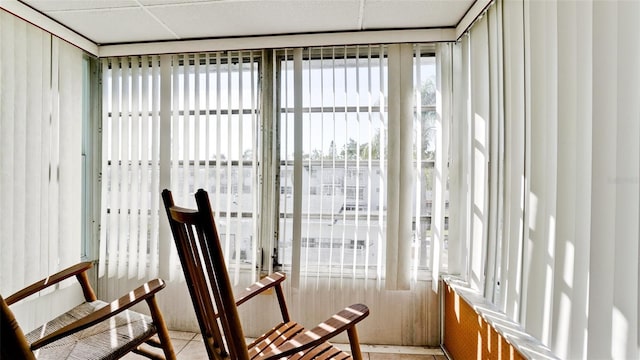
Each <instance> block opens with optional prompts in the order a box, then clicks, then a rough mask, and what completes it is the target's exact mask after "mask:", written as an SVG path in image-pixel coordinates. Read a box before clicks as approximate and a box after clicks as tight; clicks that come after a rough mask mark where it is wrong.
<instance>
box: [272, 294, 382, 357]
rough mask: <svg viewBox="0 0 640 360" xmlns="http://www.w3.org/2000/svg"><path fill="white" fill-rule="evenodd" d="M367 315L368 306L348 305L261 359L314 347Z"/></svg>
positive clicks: (282, 355)
mask: <svg viewBox="0 0 640 360" xmlns="http://www.w3.org/2000/svg"><path fill="white" fill-rule="evenodd" d="M368 315H369V308H368V307H367V306H366V305H363V304H354V305H351V306H348V307H346V308H344V309H343V310H341V311H340V312H338V313H337V314H335V315H333V316H332V317H330V318H329V319H327V320H326V321H325V322H323V323H322V324H319V325H318V326H316V327H315V328H313V329H311V330H308V331H305V332H303V333H301V334H298V335H296V336H294V337H293V338H291V339H289V340H288V341H287V342H285V343H284V344H282V345H281V346H279V347H278V348H275V349H271V350H269V351H267V352H265V353H263V354H261V355H260V358H263V359H279V358H282V357H287V356H290V355H293V354H295V353H297V352H299V351H302V350H305V349H309V348H313V347H316V346H318V345H320V344H322V343H324V342H326V341H328V340H329V339H331V338H333V337H334V336H336V335H338V334H340V333H342V332H343V331H345V330H349V329H351V328H352V327H354V326H355V325H356V324H357V323H358V322H360V321H361V320H362V319H364V318H366V317H367V316H368Z"/></svg>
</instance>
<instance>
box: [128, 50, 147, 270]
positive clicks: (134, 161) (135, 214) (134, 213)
mask: <svg viewBox="0 0 640 360" xmlns="http://www.w3.org/2000/svg"><path fill="white" fill-rule="evenodd" d="M139 61H140V59H137V58H134V59H132V66H131V115H130V119H131V160H130V164H131V165H130V166H131V170H130V174H131V180H130V183H131V196H130V202H131V203H130V204H131V205H130V207H131V209H130V213H129V250H128V251H127V252H128V255H129V260H128V263H127V270H128V274H127V276H128V278H129V279H131V278H134V277H135V276H136V275H137V273H138V258H140V255H141V253H140V252H139V247H138V246H139V237H140V227H139V225H140V216H141V215H143V214H142V212H141V209H140V198H139V196H140V191H139V190H140V176H141V173H140V171H141V166H142V158H141V155H142V154H141V152H140V143H139V141H140V111H141V110H140V105H139V101H140V66H137V63H138V62H139ZM141 66H142V64H141ZM144 215H146V214H144ZM145 252H146V249H145Z"/></svg>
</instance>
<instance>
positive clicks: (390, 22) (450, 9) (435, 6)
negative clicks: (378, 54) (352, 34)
mask: <svg viewBox="0 0 640 360" xmlns="http://www.w3.org/2000/svg"><path fill="white" fill-rule="evenodd" d="M472 4H473V1H460V0H394V1H389V0H367V2H366V3H365V8H364V21H363V29H364V30H372V29H386V28H430V27H452V26H455V25H457V23H458V22H459V21H460V19H462V17H463V16H464V14H465V13H466V12H467V10H468V9H469V7H470V6H471V5H472Z"/></svg>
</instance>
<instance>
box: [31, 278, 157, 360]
mask: <svg viewBox="0 0 640 360" xmlns="http://www.w3.org/2000/svg"><path fill="white" fill-rule="evenodd" d="M165 286H166V284H165V282H164V281H163V280H162V279H154V280H151V281H149V282H147V283H145V284H143V285H141V286H139V287H137V288H136V289H135V290H133V291H131V292H129V293H128V294H127V295H124V296H122V297H121V298H119V299H118V300H114V301H112V302H111V303H110V304H108V305H107V306H105V307H102V308H100V309H98V310H96V311H94V312H92V313H91V314H89V315H87V316H85V317H83V318H81V319H78V320H76V321H74V322H72V323H71V324H69V325H67V326H64V327H62V328H61V329H59V330H57V331H54V332H52V333H51V334H49V335H47V336H45V337H43V338H41V339H39V340H37V341H34V342H33V343H32V344H31V349H32V350H35V349H38V348H41V347H43V346H45V345H47V344H49V343H52V342H54V341H56V340H59V339H61V338H63V337H65V336H68V335H71V334H73V333H75V332H78V331H81V330H84V329H86V328H88V327H91V326H93V325H95V324H98V323H100V322H102V321H104V320H106V319H108V318H110V317H112V316H114V315H116V314H119V313H121V312H123V311H125V310H127V309H128V308H130V307H132V306H133V305H135V304H137V303H139V302H141V301H143V300H146V299H148V298H150V297H153V296H154V295H155V294H156V293H157V292H158V291H160V290H162V289H163V288H164V287H165Z"/></svg>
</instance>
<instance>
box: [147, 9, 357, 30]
mask: <svg viewBox="0 0 640 360" xmlns="http://www.w3.org/2000/svg"><path fill="white" fill-rule="evenodd" d="M147 9H148V10H149V12H151V13H152V14H153V15H154V16H156V17H157V19H158V20H160V21H161V22H162V23H164V24H165V25H167V27H169V28H170V29H172V30H173V31H174V32H175V33H176V34H177V35H178V36H179V37H180V38H182V39H189V38H210V37H214V38H215V37H230V36H251V35H272V34H289V33H308V32H324V31H336V30H358V14H359V9H360V8H359V4H358V1H326V0H324V1H322V0H320V1H308V0H307V1H288V2H286V6H285V2H283V1H218V2H208V3H200V4H195V3H194V4H188V5H167V6H153V7H147Z"/></svg>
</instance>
